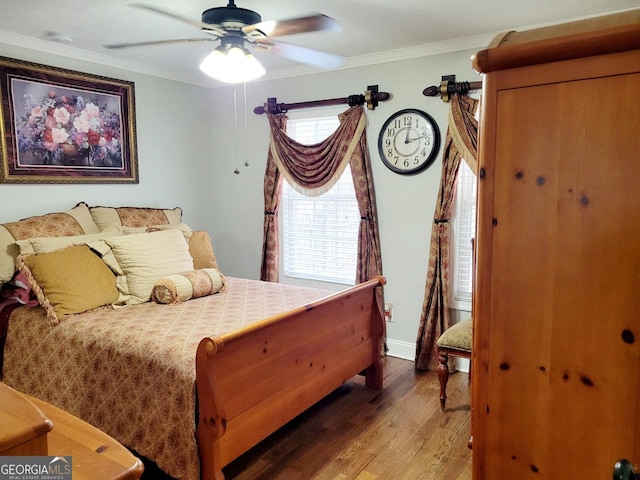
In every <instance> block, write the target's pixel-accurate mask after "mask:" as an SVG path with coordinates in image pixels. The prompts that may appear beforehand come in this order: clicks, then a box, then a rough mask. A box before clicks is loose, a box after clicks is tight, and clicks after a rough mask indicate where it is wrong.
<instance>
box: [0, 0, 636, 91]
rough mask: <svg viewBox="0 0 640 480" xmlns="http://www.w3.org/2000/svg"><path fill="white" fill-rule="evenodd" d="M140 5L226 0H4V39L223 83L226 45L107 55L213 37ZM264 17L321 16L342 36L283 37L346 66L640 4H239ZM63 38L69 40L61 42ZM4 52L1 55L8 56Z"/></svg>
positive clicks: (279, 61) (279, 69)
mask: <svg viewBox="0 0 640 480" xmlns="http://www.w3.org/2000/svg"><path fill="white" fill-rule="evenodd" d="M134 1H139V2H140V3H147V4H149V5H153V6H155V7H157V8H162V9H164V10H169V11H171V12H175V13H176V14H179V15H181V16H183V17H187V18H191V19H193V20H196V21H200V15H201V13H202V11H203V10H206V9H208V8H211V7H219V6H225V5H226V4H227V0H213V1H212V0H103V1H98V0H0V43H6V44H11V45H17V46H24V47H28V48H33V49H37V50H40V51H44V52H49V53H56V54H60V55H65V56H69V57H73V58H78V59H82V60H88V61H93V62H100V63H104V64H107V65H112V66H115V67H121V68H125V69H128V70H133V71H139V72H141V73H147V74H151V75H156V76H161V77H166V78H171V79H175V80H179V81H183V82H189V83H193V84H196V85H203V86H215V85H217V84H216V82H215V81H213V80H212V79H209V78H208V77H206V76H205V75H204V74H203V73H202V72H200V70H199V69H198V65H199V63H200V62H201V60H202V59H203V58H204V57H205V56H206V55H207V54H208V53H209V52H210V51H211V50H212V49H213V48H214V47H215V46H216V45H217V42H203V43H189V44H179V45H170V46H147V47H138V48H130V49H126V50H108V49H106V48H104V46H103V45H105V44H110V43H124V42H140V41H148V40H164V39H177V38H194V37H206V34H205V33H204V32H201V31H200V30H199V29H198V28H196V27H193V26H190V25H187V24H185V23H182V22H179V21H176V20H173V19H170V18H167V17H164V16H162V15H159V14H155V13H153V12H149V11H145V10H141V9H136V8H132V7H131V6H129V4H130V3H132V2H134ZM236 5H237V6H238V7H242V8H247V9H250V10H254V11H256V12H257V13H259V14H260V15H261V16H262V19H263V20H272V19H287V18H292V17H298V16H303V15H306V14H309V13H315V12H320V13H324V14H326V15H328V16H330V17H333V18H335V19H336V20H338V22H340V24H341V25H342V31H341V32H337V33H336V32H330V33H307V34H299V35H291V36H287V37H282V40H283V41H286V42H287V43H295V44H299V45H303V46H306V47H310V48H315V49H319V50H324V51H327V52H330V53H334V54H338V55H342V56H344V57H345V58H346V61H345V64H344V66H343V67H341V68H348V67H351V66H358V65H365V64H372V63H378V62H383V61H389V60H392V59H404V58H412V57H418V56H422V55H428V54H431V53H441V52H447V51H455V50H461V49H467V48H482V47H484V46H486V45H487V44H488V43H489V41H491V39H492V38H493V37H494V36H495V35H497V34H498V33H501V32H504V31H508V30H525V29H529V28H533V27H539V26H544V25H550V24H557V23H562V22H565V21H570V20H576V19H581V18H585V17H590V16H598V15H602V14H604V13H609V12H617V11H622V10H627V9H631V8H638V7H640V0H305V1H304V2H302V1H299V0H272V1H269V2H264V1H259V0H237V1H236ZM56 38H58V39H60V38H61V39H62V40H63V41H64V40H66V41H69V40H70V41H69V42H68V43H59V42H56V41H54V40H55V39H56ZM0 54H1V52H0ZM256 57H257V58H258V60H260V62H261V63H262V64H263V65H264V67H265V68H266V69H267V75H266V76H265V77H263V78H281V77H284V76H292V75H301V74H306V73H312V72H314V71H317V70H316V69H314V68H313V67H309V66H306V65H299V64H296V63H294V62H291V61H288V60H286V59H284V58H281V57H278V56H276V55H275V54H273V53H259V52H258V53H256Z"/></svg>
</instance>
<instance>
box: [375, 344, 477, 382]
mask: <svg viewBox="0 0 640 480" xmlns="http://www.w3.org/2000/svg"><path fill="white" fill-rule="evenodd" d="M387 349H388V350H387V355H389V356H390V357H396V358H402V359H404V360H411V361H412V362H415V360H416V344H415V343H411V342H403V341H402V340H394V339H393V338H387ZM455 361H456V369H457V370H458V371H459V372H467V373H468V372H469V360H468V359H466V358H459V357H455Z"/></svg>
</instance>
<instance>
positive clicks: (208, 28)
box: [131, 3, 227, 37]
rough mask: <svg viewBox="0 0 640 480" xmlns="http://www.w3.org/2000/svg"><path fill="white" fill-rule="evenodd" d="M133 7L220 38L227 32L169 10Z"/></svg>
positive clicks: (140, 5)
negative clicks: (211, 33)
mask: <svg viewBox="0 0 640 480" xmlns="http://www.w3.org/2000/svg"><path fill="white" fill-rule="evenodd" d="M131 6H132V7H136V8H141V9H143V10H149V11H150V12H154V13H159V14H160V15H164V16H165V17H169V18H173V19H174V20H178V21H180V22H183V23H186V24H188V25H191V26H193V27H196V28H200V29H202V30H206V31H209V32H213V33H214V34H215V35H217V36H218V37H224V36H225V35H226V34H227V32H226V31H225V30H223V29H221V28H218V27H216V26H215V25H209V24H208V23H203V22H199V21H197V20H192V19H190V18H187V17H183V16H182V15H177V14H175V13H173V12H168V11H167V10H163V9H161V8H158V7H154V6H153V5H146V4H144V3H132V4H131Z"/></svg>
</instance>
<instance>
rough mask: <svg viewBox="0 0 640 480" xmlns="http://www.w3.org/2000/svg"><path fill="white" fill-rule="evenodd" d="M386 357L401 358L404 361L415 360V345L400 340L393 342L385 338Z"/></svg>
mask: <svg viewBox="0 0 640 480" xmlns="http://www.w3.org/2000/svg"><path fill="white" fill-rule="evenodd" d="M387 348H388V350H387V355H389V356H390V357H396V358H402V359H404V360H411V361H412V362H413V361H415V359H416V344H415V343H411V342H403V341H402V340H394V339H393V338H387Z"/></svg>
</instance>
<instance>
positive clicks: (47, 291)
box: [18, 245, 119, 325]
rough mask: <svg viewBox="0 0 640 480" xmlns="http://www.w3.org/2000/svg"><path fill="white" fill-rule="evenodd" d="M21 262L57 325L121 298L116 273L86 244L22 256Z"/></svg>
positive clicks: (34, 289)
mask: <svg viewBox="0 0 640 480" xmlns="http://www.w3.org/2000/svg"><path fill="white" fill-rule="evenodd" d="M18 264H19V268H20V270H21V271H22V272H23V273H24V274H25V275H26V276H27V278H28V279H29V283H30V284H31V288H32V289H33V291H34V292H35V294H36V297H37V298H38V301H39V302H40V305H42V306H43V307H44V308H45V310H46V311H47V317H48V318H49V320H51V323H52V324H53V325H57V324H58V323H60V321H61V320H63V319H64V318H65V317H67V316H68V315H73V314H74V313H81V312H86V311H87V310H93V309H95V308H98V307H102V306H105V305H110V304H112V303H113V302H115V301H116V300H117V299H118V295H119V293H118V289H117V288H116V277H115V275H114V274H113V272H112V271H111V270H110V269H109V267H107V266H106V265H105V263H104V262H103V261H102V260H101V259H100V257H98V256H97V255H96V254H95V253H93V252H92V251H91V249H89V247H88V246H86V245H74V246H71V247H67V248H63V249H61V250H56V251H54V252H48V253H37V254H34V255H25V256H22V255H21V256H20V257H18Z"/></svg>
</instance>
